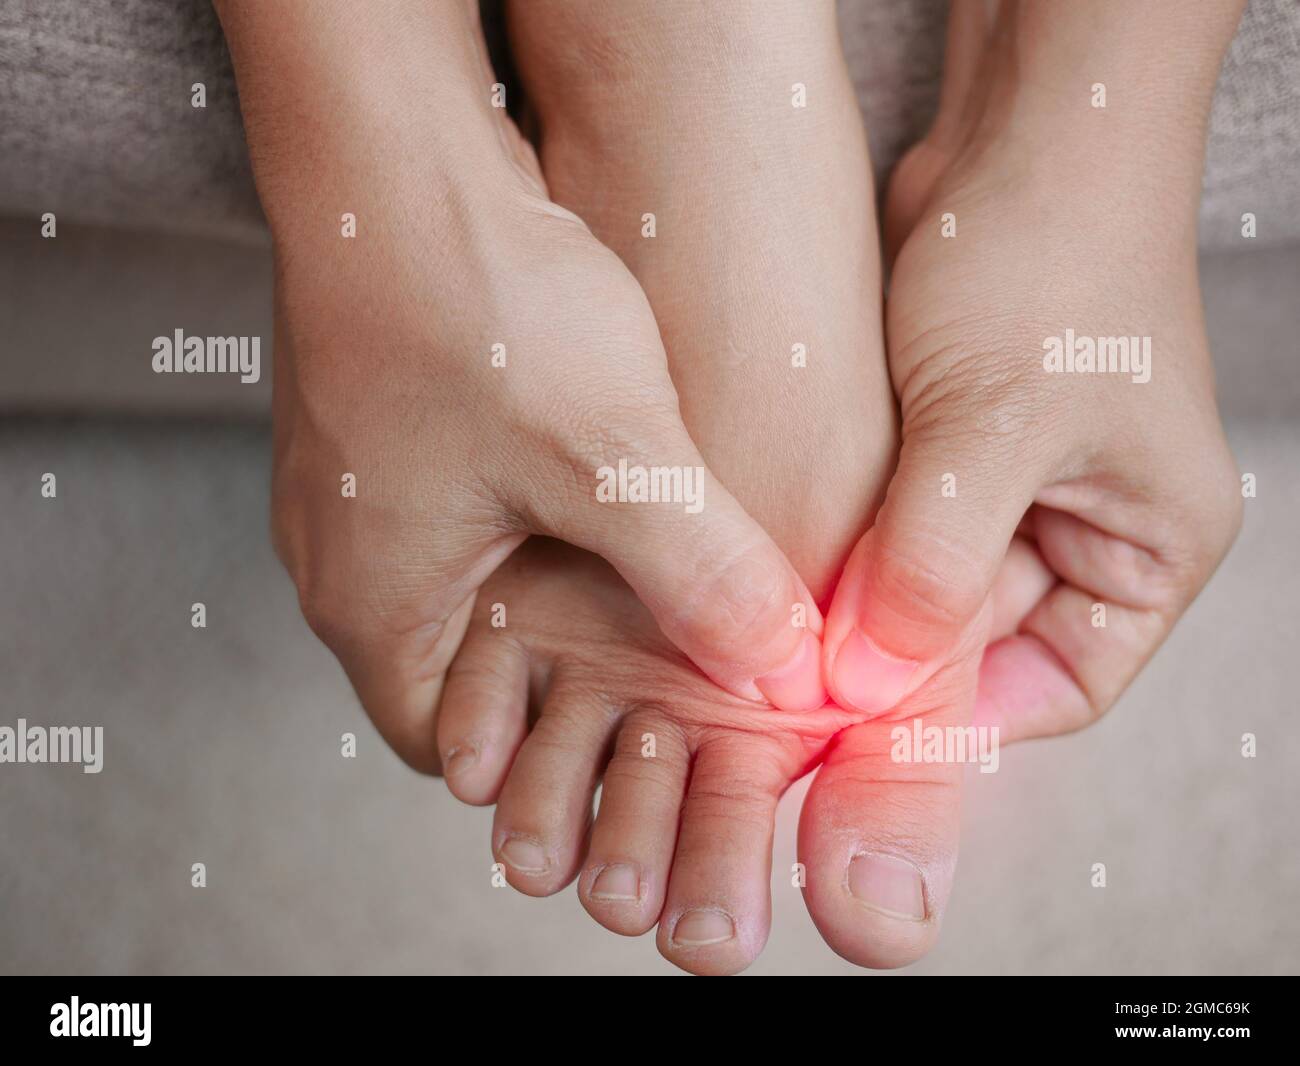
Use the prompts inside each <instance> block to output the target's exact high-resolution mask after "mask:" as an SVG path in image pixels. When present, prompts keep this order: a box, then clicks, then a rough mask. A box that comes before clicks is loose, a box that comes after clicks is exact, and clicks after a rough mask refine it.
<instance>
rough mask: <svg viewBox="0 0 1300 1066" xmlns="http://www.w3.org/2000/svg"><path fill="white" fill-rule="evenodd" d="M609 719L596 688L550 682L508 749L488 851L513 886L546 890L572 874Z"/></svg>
mask: <svg viewBox="0 0 1300 1066" xmlns="http://www.w3.org/2000/svg"><path fill="white" fill-rule="evenodd" d="M614 726H615V719H614V717H613V716H612V715H611V713H610V710H609V708H608V707H606V706H605V705H604V704H603V701H602V700H601V699H600V698H599V697H598V696H596V695H595V694H593V693H590V692H586V691H575V690H572V689H566V688H565V687H564V686H563V685H562V684H560V685H556V686H555V687H553V688H552V691H551V693H550V694H549V695H548V697H547V700H546V703H545V705H544V706H543V708H542V713H541V716H540V717H539V718H538V720H537V723H536V725H534V726H533V730H532V732H531V733H529V734H528V738H527V739H526V740H525V741H524V742H523V744H522V745H521V747H520V748H519V753H518V754H517V755H516V756H515V760H514V764H513V765H512V766H511V768H510V773H509V775H508V776H507V777H506V782H505V785H504V786H503V787H502V789H501V795H500V797H499V798H498V800H497V809H496V818H495V820H494V823H493V827H492V851H493V854H494V855H495V856H496V858H497V861H498V862H500V863H502V864H503V865H504V868H505V873H506V880H508V881H509V882H510V884H512V885H513V886H514V887H515V888H517V889H519V891H521V892H524V893H527V894H528V895H530V896H549V895H551V894H552V893H555V892H558V891H559V890H560V889H562V888H563V887H564V886H565V885H567V884H568V883H569V882H570V881H572V880H573V878H574V876H575V875H576V874H577V870H578V864H579V862H580V860H581V858H582V851H583V844H584V841H585V838H586V835H587V827H588V825H589V823H590V819H591V801H592V795H593V794H594V792H595V789H596V782H597V780H598V778H599V776H600V770H601V766H602V765H603V762H604V760H605V758H606V756H607V754H608V747H609V743H610V741H611V739H612V736H613V730H614Z"/></svg>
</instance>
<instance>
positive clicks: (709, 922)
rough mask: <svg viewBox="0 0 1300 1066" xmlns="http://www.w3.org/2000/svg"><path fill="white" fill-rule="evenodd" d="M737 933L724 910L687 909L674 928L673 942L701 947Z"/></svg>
mask: <svg viewBox="0 0 1300 1066" xmlns="http://www.w3.org/2000/svg"><path fill="white" fill-rule="evenodd" d="M735 935H736V926H735V923H734V922H732V920H731V916H730V915H729V914H723V913H722V911H687V912H686V913H685V914H683V915H682V916H681V917H680V918H678V919H677V925H676V926H675V927H674V929H673V943H674V944H681V945H682V946H683V947H688V948H699V947H704V946H705V945H706V944H721V943H722V942H723V941H724V940H730V939H731V938H732V937H733V936H735Z"/></svg>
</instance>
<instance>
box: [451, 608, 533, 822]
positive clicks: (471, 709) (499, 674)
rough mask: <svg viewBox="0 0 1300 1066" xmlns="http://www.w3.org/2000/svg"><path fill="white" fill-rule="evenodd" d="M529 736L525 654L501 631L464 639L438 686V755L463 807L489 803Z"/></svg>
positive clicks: (453, 793)
mask: <svg viewBox="0 0 1300 1066" xmlns="http://www.w3.org/2000/svg"><path fill="white" fill-rule="evenodd" d="M527 733H528V654H527V652H526V651H525V650H524V649H523V648H522V647H520V645H519V644H518V643H516V642H515V641H514V640H512V639H511V638H510V637H507V636H506V635H505V634H504V633H502V632H501V631H500V630H493V629H488V630H480V631H477V632H475V633H473V634H472V635H471V636H470V637H467V638H466V641H465V645H464V646H463V647H462V648H461V650H460V652H459V654H458V655H457V656H456V659H455V661H454V662H453V663H452V664H451V668H450V669H449V670H448V672H447V681H446V684H445V685H444V686H443V691H442V703H441V705H440V706H439V708H438V752H439V754H440V755H441V757H442V771H443V777H444V779H445V780H446V782H447V788H448V789H450V790H451V793H452V795H453V796H455V797H456V798H457V799H459V800H461V801H462V802H464V803H470V804H474V805H475V806H482V805H484V804H488V803H494V802H495V801H496V798H497V796H498V794H499V793H500V791H501V787H502V785H503V784H504V782H505V779H506V774H507V773H508V772H509V770H510V766H511V763H512V762H513V761H514V758H515V753H516V752H517V751H518V750H519V745H520V744H522V743H523V740H524V737H525V736H526V735H527Z"/></svg>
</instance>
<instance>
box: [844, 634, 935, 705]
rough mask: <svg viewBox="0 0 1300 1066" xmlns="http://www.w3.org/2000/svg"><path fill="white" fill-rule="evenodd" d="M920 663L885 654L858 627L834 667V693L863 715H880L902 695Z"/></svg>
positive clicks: (846, 641)
mask: <svg viewBox="0 0 1300 1066" xmlns="http://www.w3.org/2000/svg"><path fill="white" fill-rule="evenodd" d="M918 665H919V664H917V663H914V662H912V661H910V660H908V659H895V658H892V657H891V656H888V655H886V654H885V653H884V652H882V651H881V650H880V649H879V648H877V647H876V646H875V645H874V644H872V643H871V641H869V640H867V638H866V637H864V636H863V635H862V634H861V633H859V632H858V631H857V630H856V629H855V630H853V631H851V632H850V633H849V635H848V636H847V637H846V638H845V640H844V643H843V644H841V645H840V650H839V651H838V652H837V653H836V655H835V662H834V664H833V665H832V667H831V676H832V678H833V680H834V689H835V695H836V697H837V698H838V699H841V700H843V701H845V702H846V703H848V704H849V705H850V706H851V707H853V708H854V709H855V710H859V711H862V712H863V713H864V714H879V713H880V712H881V711H887V710H889V708H891V707H892V706H894V704H896V703H898V701H899V700H901V699H902V698H903V695H904V694H905V693H906V692H907V683H908V681H910V680H911V678H912V675H913V674H914V673H916V668H917V666H918Z"/></svg>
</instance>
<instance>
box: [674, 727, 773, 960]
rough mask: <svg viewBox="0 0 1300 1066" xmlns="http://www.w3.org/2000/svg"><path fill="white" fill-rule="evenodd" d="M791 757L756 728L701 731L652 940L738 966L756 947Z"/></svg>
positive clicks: (684, 954)
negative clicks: (751, 730) (705, 733)
mask: <svg viewBox="0 0 1300 1066" xmlns="http://www.w3.org/2000/svg"><path fill="white" fill-rule="evenodd" d="M790 761H791V760H790V759H789V758H788V757H787V753H786V752H785V751H784V750H783V749H782V748H781V746H780V745H779V744H778V743H776V742H775V741H773V740H771V739H770V738H767V737H763V736H758V735H754V734H748V733H725V734H716V735H713V736H710V737H708V738H706V739H704V740H702V741H701V743H700V746H699V747H698V749H697V751H696V754H695V761H694V763H693V765H692V767H691V778H690V785H689V786H688V788H687V793H686V801H685V803H684V805H683V807H682V818H681V828H680V830H679V832H678V838H677V849H676V852H675V853H674V855H673V868H672V874H671V875H670V877H669V882H668V897H667V900H666V902H665V905H664V910H663V914H662V916H661V918H660V920H659V935H658V943H659V950H660V952H661V953H662V954H663V956H664V957H665V958H666V959H668V960H669V961H671V962H673V963H675V964H676V965H678V966H680V967H682V969H684V970H689V971H690V972H691V973H697V974H729V973H736V972H738V971H740V970H743V969H744V968H745V967H746V966H748V965H749V964H750V963H751V962H753V961H754V959H755V958H757V957H758V953H759V952H760V951H762V950H763V945H764V944H765V943H766V942H767V934H768V928H769V926H770V924H771V912H772V901H771V876H772V831H773V823H774V821H775V818H776V805H777V801H778V800H779V799H780V797H781V792H782V791H783V790H784V788H785V786H786V785H787V784H788V783H789V781H790V778H791V777H792V776H793V773H792V767H791V766H790V765H789V763H790Z"/></svg>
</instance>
